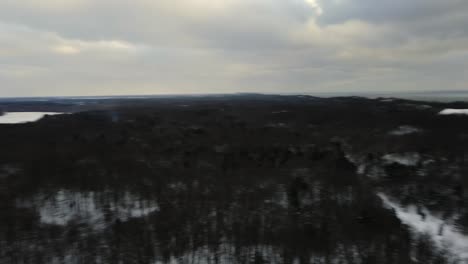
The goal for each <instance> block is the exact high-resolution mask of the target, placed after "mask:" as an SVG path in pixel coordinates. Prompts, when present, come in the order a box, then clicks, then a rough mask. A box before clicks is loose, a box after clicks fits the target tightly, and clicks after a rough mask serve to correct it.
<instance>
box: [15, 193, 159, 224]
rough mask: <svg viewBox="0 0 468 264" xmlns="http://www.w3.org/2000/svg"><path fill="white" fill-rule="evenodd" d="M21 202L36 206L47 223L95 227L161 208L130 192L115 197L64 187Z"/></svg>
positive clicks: (41, 218)
mask: <svg viewBox="0 0 468 264" xmlns="http://www.w3.org/2000/svg"><path fill="white" fill-rule="evenodd" d="M17 206H18V207H27V208H30V207H35V208H36V210H37V212H38V214H39V217H40V222H41V223H43V224H51V225H62V226H64V225H67V224H69V223H71V222H76V223H84V224H88V225H90V226H91V227H92V228H94V229H102V228H104V227H105V223H106V220H116V219H119V220H121V221H127V220H129V219H130V218H140V217H144V216H146V215H149V214H151V213H153V212H156V211H159V207H158V205H157V203H156V202H155V201H150V200H143V199H141V198H140V197H136V196H135V195H133V194H131V193H129V192H125V193H123V194H122V196H121V197H119V198H118V199H114V196H113V195H112V194H111V193H106V192H73V191H68V190H60V191H58V192H57V193H55V194H54V195H45V194H39V195H36V197H34V198H33V199H32V200H29V201H24V200H20V201H17Z"/></svg>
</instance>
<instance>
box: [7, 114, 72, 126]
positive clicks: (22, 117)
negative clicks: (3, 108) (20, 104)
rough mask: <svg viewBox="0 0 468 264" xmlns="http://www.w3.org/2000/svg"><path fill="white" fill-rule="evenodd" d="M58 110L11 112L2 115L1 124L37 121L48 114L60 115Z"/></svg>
mask: <svg viewBox="0 0 468 264" xmlns="http://www.w3.org/2000/svg"><path fill="white" fill-rule="evenodd" d="M60 114H63V113H56V112H9V113H5V114H4V115H2V116H0V124H20V123H27V122H35V121H38V120H39V119H41V118H43V117H44V116H46V115H60Z"/></svg>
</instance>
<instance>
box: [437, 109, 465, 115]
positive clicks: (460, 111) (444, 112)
mask: <svg viewBox="0 0 468 264" xmlns="http://www.w3.org/2000/svg"><path fill="white" fill-rule="evenodd" d="M439 115H468V109H450V108H448V109H444V110H442V111H440V112H439Z"/></svg>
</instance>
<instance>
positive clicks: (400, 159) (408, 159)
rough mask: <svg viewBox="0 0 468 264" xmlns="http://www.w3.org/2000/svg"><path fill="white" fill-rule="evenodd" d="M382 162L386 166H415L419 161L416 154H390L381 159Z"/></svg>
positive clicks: (419, 158) (419, 157) (418, 156)
mask: <svg viewBox="0 0 468 264" xmlns="http://www.w3.org/2000/svg"><path fill="white" fill-rule="evenodd" d="M382 160H383V161H384V162H385V163H386V164H387V165H388V164H395V163H396V164H400V165H404V166H416V165H418V163H419V161H420V160H421V156H420V155H419V154H418V153H392V154H387V155H385V156H383V157H382Z"/></svg>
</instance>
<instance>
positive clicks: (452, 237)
mask: <svg viewBox="0 0 468 264" xmlns="http://www.w3.org/2000/svg"><path fill="white" fill-rule="evenodd" d="M378 196H379V197H380V198H381V199H382V201H383V203H384V205H385V206H387V207H389V208H391V209H393V210H395V214H396V216H397V217H398V218H399V219H400V220H401V221H402V222H403V223H404V224H406V225H408V226H410V227H411V228H412V230H413V231H414V232H415V233H416V234H426V235H429V236H430V238H431V239H432V240H433V241H434V243H435V245H436V246H437V247H439V248H440V249H443V250H447V251H448V252H449V253H451V254H452V255H453V256H454V257H455V258H457V260H459V262H460V263H468V236H466V235H464V234H463V233H461V232H460V231H459V230H457V228H456V227H455V226H454V225H453V224H452V223H451V221H450V219H448V220H444V219H442V218H441V217H439V216H437V215H434V214H432V213H431V212H429V211H428V210H427V209H426V208H420V209H419V210H418V209H417V208H416V206H408V207H406V208H405V207H402V206H401V205H399V204H398V203H396V202H395V201H393V200H391V199H390V198H389V197H388V196H386V195H385V194H383V193H379V194H378Z"/></svg>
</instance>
